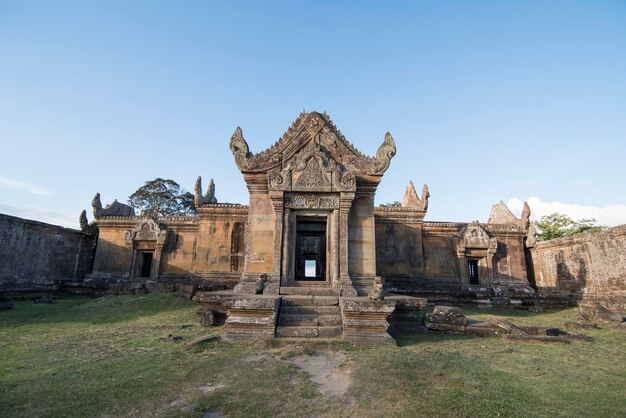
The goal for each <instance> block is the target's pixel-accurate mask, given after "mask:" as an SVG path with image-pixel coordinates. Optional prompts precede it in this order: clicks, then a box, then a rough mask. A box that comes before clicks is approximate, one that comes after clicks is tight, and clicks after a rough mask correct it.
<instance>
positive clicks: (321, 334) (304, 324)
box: [276, 287, 343, 338]
mask: <svg viewBox="0 0 626 418" xmlns="http://www.w3.org/2000/svg"><path fill="white" fill-rule="evenodd" d="M336 293H337V291H336V290H334V289H328V288H318V289H315V288H305V287H302V288H295V287H294V288H281V294H282V302H281V306H280V311H279V314H278V320H277V326H276V336H277V337H291V338H340V337H341V336H342V334H343V327H342V319H341V309H340V308H339V296H338V294H336Z"/></svg>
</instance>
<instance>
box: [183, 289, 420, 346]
mask: <svg viewBox="0 0 626 418" xmlns="http://www.w3.org/2000/svg"><path fill="white" fill-rule="evenodd" d="M285 292H286V293H289V294H281V295H239V294H234V293H233V292H232V291H217V292H197V293H196V295H195V296H194V298H193V299H194V300H195V301H196V302H197V303H198V305H199V307H198V316H199V320H200V322H201V323H202V324H203V325H221V324H224V325H225V327H226V332H225V333H224V340H226V341H246V340H259V339H271V338H276V337H279V338H326V339H337V340H343V341H349V342H368V343H388V344H395V340H394V339H393V338H392V337H391V335H389V332H388V331H389V328H390V325H393V328H394V329H400V330H419V329H423V327H422V325H421V324H422V318H423V315H422V309H423V308H424V306H425V305H426V300H425V299H421V298H415V297H411V296H398V295H390V296H388V297H387V298H386V299H385V300H382V301H381V300H371V299H369V298H367V297H342V296H337V295H334V294H333V292H332V291H331V290H330V289H328V290H324V291H322V290H320V289H314V290H310V289H307V288H303V289H301V290H299V291H296V290H294V289H291V288H286V289H285ZM297 293H303V294H297Z"/></svg>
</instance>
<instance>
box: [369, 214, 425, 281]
mask: <svg viewBox="0 0 626 418" xmlns="http://www.w3.org/2000/svg"><path fill="white" fill-rule="evenodd" d="M375 216H376V270H377V274H378V275H380V276H393V277H424V255H423V245H422V219H421V218H423V216H424V213H423V212H422V213H420V212H417V211H415V210H411V209H407V208H376V210H375Z"/></svg>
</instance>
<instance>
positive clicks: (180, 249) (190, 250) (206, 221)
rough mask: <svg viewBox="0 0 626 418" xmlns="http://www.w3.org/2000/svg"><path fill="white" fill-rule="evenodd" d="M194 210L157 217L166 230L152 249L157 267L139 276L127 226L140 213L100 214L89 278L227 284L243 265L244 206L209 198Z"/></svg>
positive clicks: (135, 245)
mask: <svg viewBox="0 0 626 418" xmlns="http://www.w3.org/2000/svg"><path fill="white" fill-rule="evenodd" d="M197 210H198V216H167V217H160V218H159V219H158V220H157V224H158V225H159V228H162V229H163V230H165V231H167V234H166V237H165V239H164V243H162V247H159V251H155V257H157V256H158V257H159V258H158V260H157V263H158V269H157V270H156V272H155V273H154V275H153V277H149V278H146V277H139V275H138V271H137V256H138V254H137V248H138V244H140V243H139V242H131V241H129V240H128V234H129V231H131V230H132V229H133V228H135V227H136V225H138V224H141V223H142V222H143V221H144V220H145V218H142V217H139V216H105V217H101V218H97V219H96V223H97V225H98V228H99V230H100V238H99V241H98V248H97V251H96V256H95V262H94V268H93V272H92V273H91V274H90V275H89V276H88V278H89V280H90V281H92V282H98V283H102V282H116V281H122V282H128V281H131V282H144V281H150V282H159V283H171V284H198V285H206V286H208V287H209V288H215V289H219V288H232V287H234V286H235V284H237V282H238V281H239V278H240V276H241V272H242V271H243V267H244V253H245V241H246V240H245V237H246V221H247V215H248V207H247V206H243V205H232V204H215V205H206V206H203V207H199V208H198V209H197Z"/></svg>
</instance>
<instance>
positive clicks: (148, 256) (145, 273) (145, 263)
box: [139, 251, 153, 277]
mask: <svg viewBox="0 0 626 418" xmlns="http://www.w3.org/2000/svg"><path fill="white" fill-rule="evenodd" d="M152 257H153V253H152V252H151V251H150V252H148V251H143V252H141V269H140V271H139V273H140V277H150V274H151V273H152Z"/></svg>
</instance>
